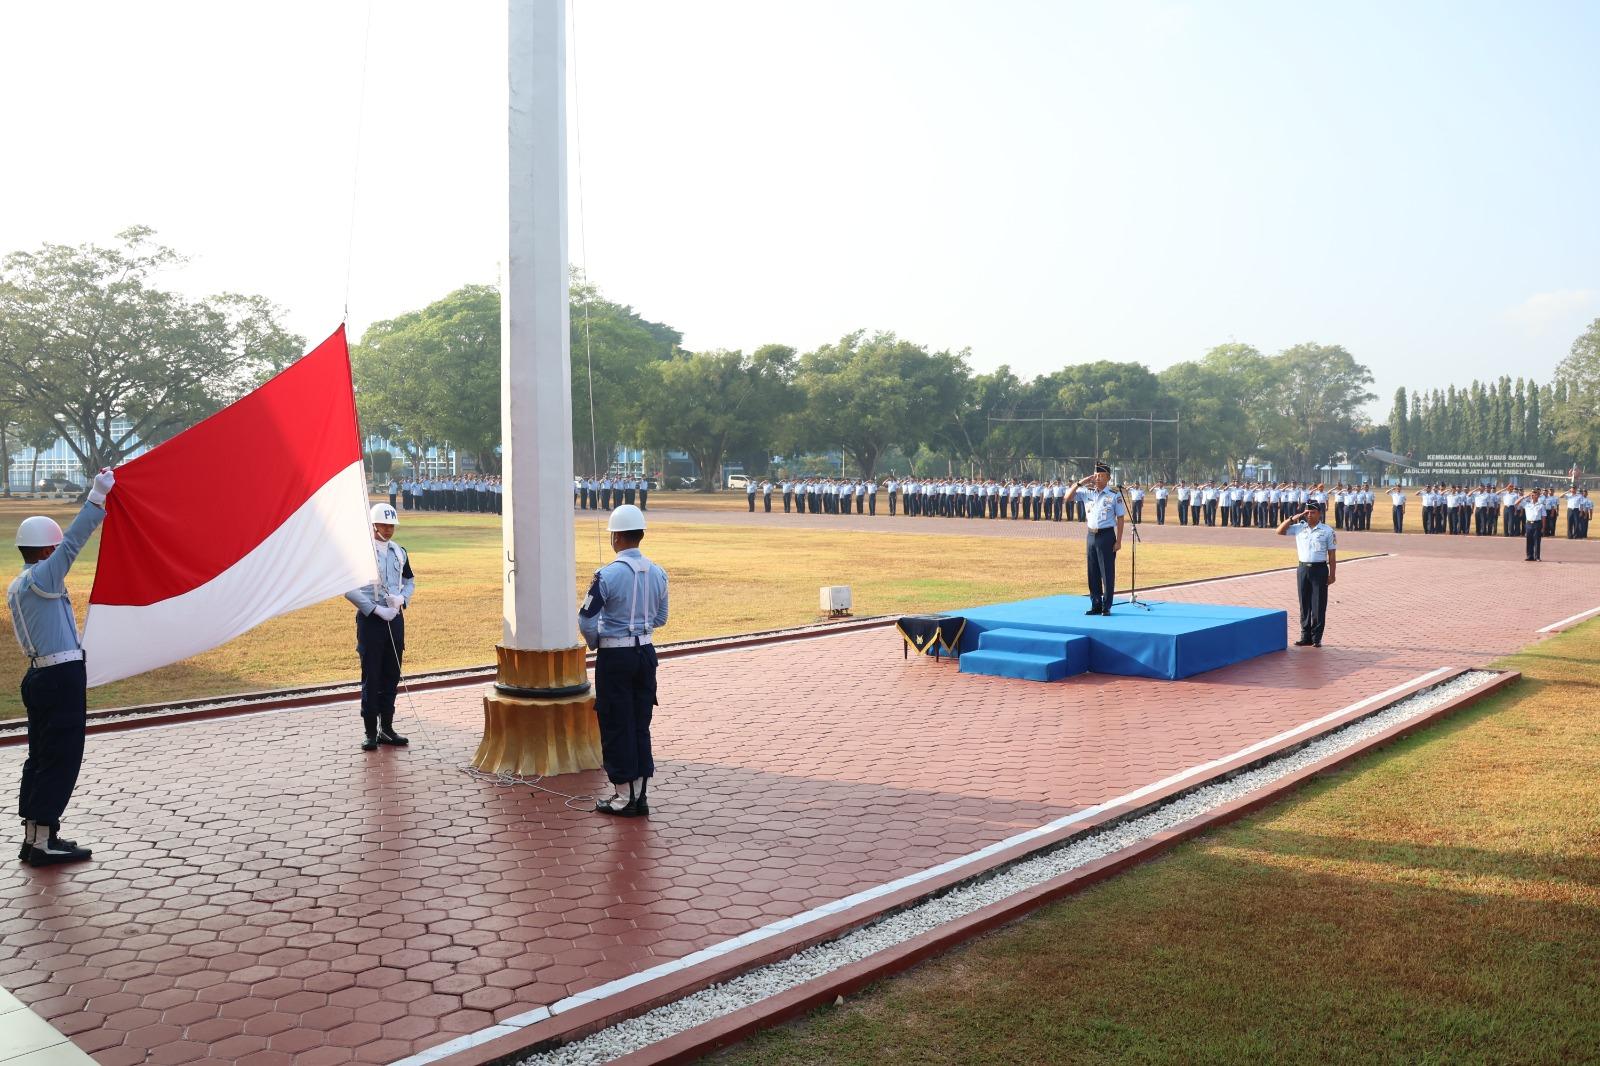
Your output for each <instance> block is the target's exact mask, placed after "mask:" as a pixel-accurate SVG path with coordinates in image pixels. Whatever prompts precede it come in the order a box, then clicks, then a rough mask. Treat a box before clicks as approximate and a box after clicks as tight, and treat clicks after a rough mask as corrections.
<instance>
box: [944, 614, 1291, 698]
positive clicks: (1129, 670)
mask: <svg viewBox="0 0 1600 1066" xmlns="http://www.w3.org/2000/svg"><path fill="white" fill-rule="evenodd" d="M1088 609H1089V597H1087V596H1045V597H1043V598H1040V599H1036V600H1018V601H1016V602H1014V603H996V604H991V605H989V606H987V607H973V608H971V609H970V610H966V611H953V612H951V613H952V614H959V615H961V616H962V617H963V618H965V619H966V620H967V625H966V629H965V630H964V631H963V633H962V635H961V670H962V672H963V673H969V674H971V673H983V674H994V675H996V676H1000V677H1030V678H1033V679H1035V680H1041V681H1044V680H1055V679H1056V678H1058V677H1062V676H1068V675H1070V674H1072V673H1080V672H1082V670H1083V669H1084V665H1083V664H1084V659H1085V658H1086V660H1087V661H1086V666H1087V669H1088V670H1089V671H1091V672H1093V673H1097V674H1123V675H1126V676H1131V677H1156V678H1165V679H1167V680H1177V679H1178V678H1181V677H1192V676H1194V675H1195V674H1202V673H1205V672H1206V671H1207V670H1215V669H1217V668H1218V667H1219V666H1228V665H1229V664H1231V663H1236V662H1242V661H1243V660H1245V659H1253V658H1255V657H1256V656H1258V655H1266V654H1268V653H1269V652H1275V651H1283V650H1285V649H1286V648H1287V647H1288V646H1289V638H1288V635H1287V634H1288V621H1289V620H1288V613H1287V612H1285V611H1264V610H1260V609H1258V608H1254V607H1230V606H1226V605H1223V604H1214V603H1161V602H1157V603H1153V604H1151V605H1150V609H1149V610H1144V609H1141V608H1139V607H1134V606H1131V605H1129V604H1126V603H1117V604H1114V605H1112V609H1111V614H1110V616H1109V617H1108V616H1104V615H1095V616H1088V615H1085V614H1084V613H1083V612H1085V611H1087V610H1088ZM991 631H995V632H994V636H992V637H990V638H989V640H988V641H987V642H985V640H984V635H985V634H986V633H990V632H991ZM999 631H1003V632H999ZM1019 631H1031V632H1036V633H1038V634H1039V635H1040V636H1041V637H1044V636H1048V635H1054V636H1056V637H1065V638H1071V637H1082V638H1086V641H1087V644H1086V648H1084V650H1085V651H1086V652H1087V655H1086V657H1084V658H1080V656H1082V655H1083V652H1082V651H1079V648H1080V647H1082V645H1081V644H1079V642H1071V641H1069V642H1065V643H1063V644H1062V651H1063V654H1062V656H1061V658H1062V660H1063V661H1062V663H1061V665H1060V666H1059V667H1055V668H1049V667H1047V666H1046V664H1042V663H1037V662H1034V661H1032V660H1033V658H1035V657H1037V656H1038V654H1039V652H1040V651H1041V650H1042V649H1041V648H1030V647H1026V646H1025V645H1026V641H1025V640H1023V639H1022V637H1021V634H1020V633H1019ZM1013 650H1014V651H1015V653H1017V654H1018V655H1024V656H1027V658H1020V659H1018V661H1016V662H1012V661H1010V657H1011V656H1012V652H1013ZM1069 651H1070V652H1071V653H1072V654H1071V655H1070V658H1069V655H1068V654H1067V653H1068V652H1069ZM969 655H972V656H975V658H973V659H971V660H970V668H969V659H968V656H969ZM990 660H994V661H990Z"/></svg>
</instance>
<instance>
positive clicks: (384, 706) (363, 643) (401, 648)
mask: <svg viewBox="0 0 1600 1066" xmlns="http://www.w3.org/2000/svg"><path fill="white" fill-rule="evenodd" d="M391 637H392V638H393V642H392V643H391V639H390V638H391ZM405 651H406V616H405V615H404V614H403V613H402V614H397V615H395V616H394V621H392V622H385V621H384V620H383V619H381V618H379V617H378V616H377V615H375V614H360V613H359V612H358V613H357V614H356V654H357V655H359V656H361V717H362V718H363V719H364V720H365V721H366V723H367V725H368V727H369V728H370V727H371V726H373V725H375V724H377V723H378V722H379V721H380V720H381V721H382V722H383V724H384V725H386V726H387V725H389V724H390V723H391V722H393V721H394V694H395V691H396V690H397V689H398V688H399V687H400V663H401V662H402V661H403V660H404V658H405Z"/></svg>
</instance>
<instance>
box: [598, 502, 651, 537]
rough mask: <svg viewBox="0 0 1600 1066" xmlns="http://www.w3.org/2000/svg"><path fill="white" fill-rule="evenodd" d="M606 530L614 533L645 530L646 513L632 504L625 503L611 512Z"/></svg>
mask: <svg viewBox="0 0 1600 1066" xmlns="http://www.w3.org/2000/svg"><path fill="white" fill-rule="evenodd" d="M606 528H607V529H608V530H610V531H611V532H613V533H631V532H633V531H634V530H642V529H644V512H643V511H641V510H639V508H637V507H635V506H634V505H633V504H631V503H625V504H623V505H622V506H621V507H618V508H617V509H616V510H615V511H612V512H611V521H609V522H607V523H606Z"/></svg>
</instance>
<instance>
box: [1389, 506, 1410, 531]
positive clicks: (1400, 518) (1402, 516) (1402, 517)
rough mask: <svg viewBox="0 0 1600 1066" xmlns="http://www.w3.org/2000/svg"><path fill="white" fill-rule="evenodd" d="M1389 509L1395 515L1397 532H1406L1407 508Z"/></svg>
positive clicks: (1395, 529)
mask: <svg viewBox="0 0 1600 1066" xmlns="http://www.w3.org/2000/svg"><path fill="white" fill-rule="evenodd" d="M1389 510H1390V512H1392V514H1393V516H1394V531H1395V532H1396V533H1404V532H1405V525H1406V509H1405V508H1404V507H1390V508H1389Z"/></svg>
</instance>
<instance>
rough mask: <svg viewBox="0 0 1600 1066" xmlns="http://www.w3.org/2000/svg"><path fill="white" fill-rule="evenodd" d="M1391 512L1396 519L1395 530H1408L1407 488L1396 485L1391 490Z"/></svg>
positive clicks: (1400, 531)
mask: <svg viewBox="0 0 1600 1066" xmlns="http://www.w3.org/2000/svg"><path fill="white" fill-rule="evenodd" d="M1389 513H1390V515H1391V517H1393V519H1394V531H1395V532H1396V533H1404V532H1405V531H1406V490H1405V489H1403V488H1401V487H1400V486H1399V485H1396V486H1395V487H1394V488H1393V489H1392V490H1390V492H1389Z"/></svg>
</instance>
